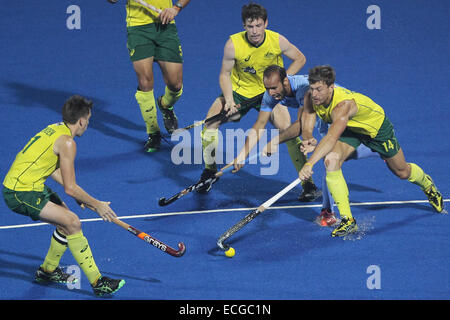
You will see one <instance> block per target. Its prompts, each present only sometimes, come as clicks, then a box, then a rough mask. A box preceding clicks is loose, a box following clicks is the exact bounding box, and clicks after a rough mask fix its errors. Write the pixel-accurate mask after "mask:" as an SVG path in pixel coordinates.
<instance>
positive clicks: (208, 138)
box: [201, 127, 219, 170]
mask: <svg viewBox="0 0 450 320" xmlns="http://www.w3.org/2000/svg"><path fill="white" fill-rule="evenodd" d="M201 137H202V148H203V161H205V167H206V168H207V169H210V170H216V169H217V167H216V149H217V146H218V145H219V129H207V128H206V127H204V128H203V130H202V133H201Z"/></svg>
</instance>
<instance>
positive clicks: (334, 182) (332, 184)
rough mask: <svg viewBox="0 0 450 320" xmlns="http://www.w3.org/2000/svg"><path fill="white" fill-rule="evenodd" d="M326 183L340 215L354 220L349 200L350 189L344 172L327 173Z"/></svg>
mask: <svg viewBox="0 0 450 320" xmlns="http://www.w3.org/2000/svg"><path fill="white" fill-rule="evenodd" d="M326 181H327V186H328V190H329V191H330V193H331V196H332V197H333V199H334V202H335V203H336V205H337V207H338V209H339V213H340V215H341V216H343V217H347V218H352V217H353V216H352V212H351V211H350V202H349V200H348V187H347V182H345V179H344V176H343V175H342V170H337V171H327V175H326Z"/></svg>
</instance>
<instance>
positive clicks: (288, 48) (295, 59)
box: [279, 34, 306, 75]
mask: <svg viewBox="0 0 450 320" xmlns="http://www.w3.org/2000/svg"><path fill="white" fill-rule="evenodd" d="M279 41H280V49H281V52H282V53H283V54H284V55H285V56H286V57H287V58H289V59H290V60H292V62H291V64H290V65H289V68H287V69H286V73H287V74H290V75H293V74H296V73H297V72H299V71H300V69H301V68H303V66H304V65H305V63H306V57H305V55H304V54H303V53H302V52H301V51H300V50H299V49H298V48H297V47H296V46H294V45H293V44H292V43H290V42H289V40H288V39H286V38H285V37H284V36H282V35H281V34H280V40H279Z"/></svg>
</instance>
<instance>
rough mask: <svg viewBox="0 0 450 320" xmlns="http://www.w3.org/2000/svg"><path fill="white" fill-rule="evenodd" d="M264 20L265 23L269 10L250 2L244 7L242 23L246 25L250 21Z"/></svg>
mask: <svg viewBox="0 0 450 320" xmlns="http://www.w3.org/2000/svg"><path fill="white" fill-rule="evenodd" d="M259 18H261V19H263V21H264V22H265V21H266V20H267V10H266V9H265V8H264V7H263V6H261V5H259V4H256V3H253V2H250V3H249V4H248V5H244V6H243V7H242V22H243V23H245V22H246V21H247V20H248V19H250V21H253V20H257V19H259Z"/></svg>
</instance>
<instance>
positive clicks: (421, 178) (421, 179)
mask: <svg viewBox="0 0 450 320" xmlns="http://www.w3.org/2000/svg"><path fill="white" fill-rule="evenodd" d="M409 165H410V166H411V174H410V176H409V178H408V181H409V182H412V183H414V184H415V185H418V186H419V187H420V188H422V190H424V191H425V190H428V189H429V188H430V187H431V185H432V182H431V181H430V180H429V179H427V175H426V174H425V172H423V170H422V169H421V168H420V167H419V166H418V165H416V164H414V163H409Z"/></svg>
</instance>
